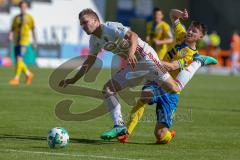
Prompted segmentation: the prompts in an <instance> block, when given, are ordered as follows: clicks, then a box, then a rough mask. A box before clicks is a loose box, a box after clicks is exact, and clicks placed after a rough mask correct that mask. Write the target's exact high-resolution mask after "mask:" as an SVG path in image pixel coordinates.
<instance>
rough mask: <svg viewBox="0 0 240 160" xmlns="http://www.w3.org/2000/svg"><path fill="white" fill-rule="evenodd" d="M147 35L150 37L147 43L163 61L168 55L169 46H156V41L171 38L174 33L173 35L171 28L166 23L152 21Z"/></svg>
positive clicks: (147, 29)
mask: <svg viewBox="0 0 240 160" xmlns="http://www.w3.org/2000/svg"><path fill="white" fill-rule="evenodd" d="M146 34H147V37H149V40H148V41H147V43H148V44H149V45H150V46H151V47H153V49H154V50H155V51H156V52H157V54H158V57H159V58H160V59H161V60H162V59H163V57H164V56H165V54H166V53H167V48H168V45H167V44H163V45H156V44H155V43H154V39H157V40H164V39H167V38H171V37H172V33H171V29H170V26H169V25H168V24H167V23H166V22H164V21H161V22H159V23H155V22H154V21H150V22H148V23H147V27H146Z"/></svg>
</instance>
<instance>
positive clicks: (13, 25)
mask: <svg viewBox="0 0 240 160" xmlns="http://www.w3.org/2000/svg"><path fill="white" fill-rule="evenodd" d="M16 21H17V17H14V18H13V20H12V25H11V31H13V30H14V29H15V28H16V26H17V24H16Z"/></svg>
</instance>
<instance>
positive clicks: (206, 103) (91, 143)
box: [0, 68, 240, 160]
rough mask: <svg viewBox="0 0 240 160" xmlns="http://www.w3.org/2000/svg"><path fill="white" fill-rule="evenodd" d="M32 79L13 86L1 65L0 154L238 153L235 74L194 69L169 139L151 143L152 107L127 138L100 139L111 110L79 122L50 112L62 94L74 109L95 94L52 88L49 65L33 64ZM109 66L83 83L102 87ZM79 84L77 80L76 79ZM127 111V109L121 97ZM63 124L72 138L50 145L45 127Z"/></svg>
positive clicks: (88, 104) (239, 110) (239, 100)
mask: <svg viewBox="0 0 240 160" xmlns="http://www.w3.org/2000/svg"><path fill="white" fill-rule="evenodd" d="M32 70H33V72H34V74H35V77H34V81H33V84H32V85H30V86H25V85H24V84H21V85H20V86H17V87H13V86H9V85H8V84H7V81H8V80H9V79H10V78H11V76H12V75H13V69H12V68H0V75H1V78H0V106H1V107H0V108H1V110H0V122H1V123H0V159H4V160H8V159H9V160H15V159H25V160H30V159H44V160H45V159H179V160H183V159H198V160H199V159H204V160H205V159H216V160H222V159H228V160H232V159H236V160H237V159H239V157H240V152H239V148H240V138H239V136H240V134H239V133H240V106H239V105H240V96H239V93H240V92H239V91H240V85H239V77H231V76H213V75H196V76H195V77H194V79H193V80H192V81H191V82H190V83H189V85H188V86H187V87H186V88H185V90H184V91H183V93H182V94H181V96H180V102H179V105H178V109H177V114H176V117H175V122H174V125H173V129H175V130H176V131H177V136H176V138H175V139H174V140H173V141H172V143H171V144H170V145H155V144H154V142H155V138H154V134H153V130H154V125H155V117H154V113H155V107H153V106H152V107H148V108H147V109H146V112H145V115H144V117H143V120H142V121H141V122H140V123H139V125H138V126H137V128H136V129H135V131H134V132H133V135H132V137H131V138H130V141H129V143H126V144H120V143H118V142H117V141H116V140H113V141H102V140H101V139H100V138H99V135H100V134H101V132H103V131H105V130H107V129H109V128H110V127H111V126H112V122H111V119H110V116H109V115H108V114H107V115H104V116H101V117H99V118H96V119H93V120H89V121H84V122H79V121H74V122H73V121H63V120H60V119H59V118H57V117H56V115H55V112H54V110H55V105H56V104H57V103H58V102H59V101H60V100H62V99H72V100H73V101H74V103H73V105H72V107H71V111H72V112H74V113H78V112H84V111H87V110H90V109H91V108H93V107H94V106H96V105H98V104H99V103H100V101H99V100H95V99H93V98H88V97H84V96H80V95H79V96H78V95H64V94H60V93H57V92H55V91H53V90H52V89H51V88H50V87H49V84H48V78H49V76H50V74H51V73H52V71H53V70H50V69H37V68H32ZM107 79H108V72H107V71H103V72H101V74H100V76H98V77H97V81H96V82H94V83H84V85H85V86H87V87H91V88H96V89H98V90H101V88H102V86H103V84H104V82H105V81H106V80H107ZM78 84H81V82H79V83H78ZM122 108H123V113H124V115H125V117H126V116H127V114H128V112H129V110H130V109H131V108H130V106H128V105H127V104H126V103H123V106H122ZM56 126H60V127H65V128H67V129H68V131H69V134H70V137H71V144H70V145H69V146H68V147H66V148H63V149H49V148H48V146H47V142H46V136H47V132H48V130H49V129H51V128H53V127H56Z"/></svg>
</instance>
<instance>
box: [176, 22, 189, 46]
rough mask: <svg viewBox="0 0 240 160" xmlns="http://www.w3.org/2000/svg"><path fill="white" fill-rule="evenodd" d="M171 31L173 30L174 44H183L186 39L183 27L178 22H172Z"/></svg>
mask: <svg viewBox="0 0 240 160" xmlns="http://www.w3.org/2000/svg"><path fill="white" fill-rule="evenodd" d="M173 30H174V40H175V43H181V42H183V41H184V39H185V37H186V34H187V32H186V29H185V27H184V26H183V25H182V23H181V22H180V21H179V20H177V21H175V22H174V24H173Z"/></svg>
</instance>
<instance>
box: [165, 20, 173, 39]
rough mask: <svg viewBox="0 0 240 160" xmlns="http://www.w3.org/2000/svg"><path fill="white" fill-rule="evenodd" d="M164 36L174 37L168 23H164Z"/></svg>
mask: <svg viewBox="0 0 240 160" xmlns="http://www.w3.org/2000/svg"><path fill="white" fill-rule="evenodd" d="M164 37H165V38H173V35H172V32H171V28H170V26H169V25H168V24H167V23H164Z"/></svg>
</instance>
